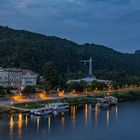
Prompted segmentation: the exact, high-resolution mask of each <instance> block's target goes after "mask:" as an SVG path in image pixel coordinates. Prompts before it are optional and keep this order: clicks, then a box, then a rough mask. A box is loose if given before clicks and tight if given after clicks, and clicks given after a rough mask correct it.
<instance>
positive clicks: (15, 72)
mask: <svg viewBox="0 0 140 140" xmlns="http://www.w3.org/2000/svg"><path fill="white" fill-rule="evenodd" d="M37 78H38V74H36V73H34V72H32V71H31V70H22V69H16V68H0V86H4V87H7V86H13V87H20V86H24V87H25V86H36V85H37Z"/></svg>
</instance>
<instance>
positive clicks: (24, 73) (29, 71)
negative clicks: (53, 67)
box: [22, 69, 37, 75]
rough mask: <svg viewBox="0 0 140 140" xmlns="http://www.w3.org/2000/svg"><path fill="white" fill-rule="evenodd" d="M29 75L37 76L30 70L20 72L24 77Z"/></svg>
mask: <svg viewBox="0 0 140 140" xmlns="http://www.w3.org/2000/svg"><path fill="white" fill-rule="evenodd" d="M28 73H29V74H30V75H37V73H35V72H33V71H31V70H28V69H23V70H22V75H26V74H28Z"/></svg>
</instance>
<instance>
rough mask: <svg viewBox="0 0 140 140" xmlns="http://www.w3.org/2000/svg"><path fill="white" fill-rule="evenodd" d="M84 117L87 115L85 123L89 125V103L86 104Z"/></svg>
mask: <svg viewBox="0 0 140 140" xmlns="http://www.w3.org/2000/svg"><path fill="white" fill-rule="evenodd" d="M84 117H85V124H86V125H87V120H88V105H87V104H85V108H84Z"/></svg>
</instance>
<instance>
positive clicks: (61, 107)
mask: <svg viewBox="0 0 140 140" xmlns="http://www.w3.org/2000/svg"><path fill="white" fill-rule="evenodd" d="M49 107H50V108H52V109H53V110H55V111H57V110H64V109H68V108H69V104H68V103H62V102H59V103H53V104H49Z"/></svg>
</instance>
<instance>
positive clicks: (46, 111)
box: [30, 107, 52, 116]
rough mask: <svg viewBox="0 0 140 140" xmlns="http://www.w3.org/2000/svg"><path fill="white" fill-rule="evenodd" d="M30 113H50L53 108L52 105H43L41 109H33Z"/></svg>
mask: <svg viewBox="0 0 140 140" xmlns="http://www.w3.org/2000/svg"><path fill="white" fill-rule="evenodd" d="M30 113H31V114H33V115H37V116H43V115H49V114H51V113H52V109H51V108H50V107H43V108H39V109H32V110H31V112H30Z"/></svg>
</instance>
